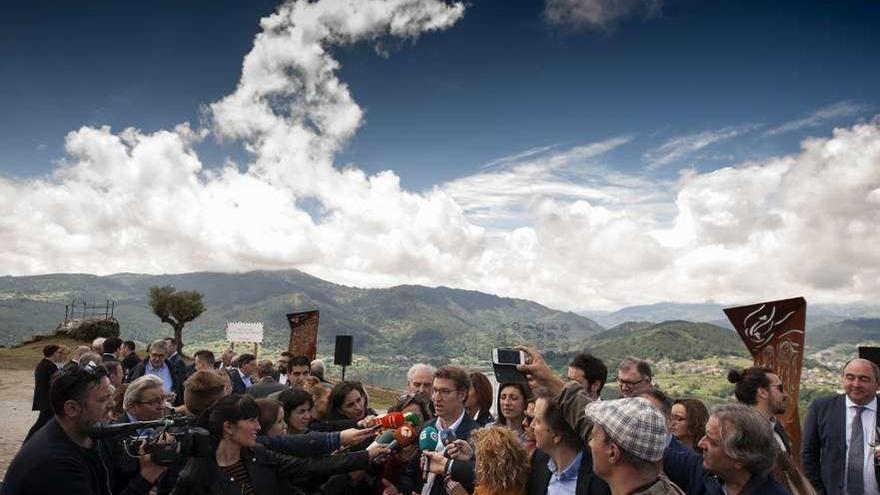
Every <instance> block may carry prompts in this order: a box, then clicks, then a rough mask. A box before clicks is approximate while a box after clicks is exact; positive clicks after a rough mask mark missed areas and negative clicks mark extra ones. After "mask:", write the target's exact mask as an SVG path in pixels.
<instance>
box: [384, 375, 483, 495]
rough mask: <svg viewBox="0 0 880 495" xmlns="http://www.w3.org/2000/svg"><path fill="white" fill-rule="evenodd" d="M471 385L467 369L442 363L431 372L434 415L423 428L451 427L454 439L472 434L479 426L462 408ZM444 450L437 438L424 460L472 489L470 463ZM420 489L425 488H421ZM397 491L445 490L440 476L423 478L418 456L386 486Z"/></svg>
mask: <svg viewBox="0 0 880 495" xmlns="http://www.w3.org/2000/svg"><path fill="white" fill-rule="evenodd" d="M470 388H471V380H470V378H468V374H467V372H466V371H465V370H464V369H462V368H459V367H458V366H444V367H442V368H440V369H438V370H437V371H436V372H434V379H433V382H432V383H431V400H432V402H433V404H434V410H435V411H436V413H437V417H436V418H434V419H432V420H431V421H428V422H427V423H425V425H424V426H423V428H427V427H428V426H431V427H434V428H436V429H437V431H438V432H442V431H443V430H452V431H453V432H454V433H455V437H456V438H457V439H459V440H464V441H467V440H468V439H469V438H470V436H471V432H472V431H474V430H475V429H477V428H479V427H480V425H479V424H477V422H476V421H474V419H473V418H471V417H470V416H469V415H468V414H466V412H465V408H464V405H465V402H466V401H467V394H468V390H470ZM444 450H445V445H443V443H442V442H437V449H436V452H437V453H436V454H431V453H428V454H426V455H427V456H428V458H427V462H429V463H433V464H434V468H433V469H432V470H436V471H442V472H444V473H449V474H451V475H452V478H453V479H454V480H455V481H458V482H459V483H461V484H462V485H464V487H465V489H467V490H468V492H471V491H473V488H474V479H473V478H474V472H473V464H472V463H468V462H458V461H455V462H453V461H450V460H449V459H447V458H446V457H443V455H442V453H443V452H444ZM423 489H424V491H422V490H423ZM398 491H399V493H405V494H409V493H412V492H413V491H417V492H419V491H421V492H422V493H430V494H431V495H445V494H446V489H445V488H444V487H443V477H442V476H437V475H436V474H434V473H432V474H430V475H429V476H428V477H427V480H425V481H423V480H422V469H421V467H420V458H419V456H416V457H415V458H413V460H412V461H410V463H409V465H408V466H407V468H406V471H405V472H404V473H403V475H402V476H401V478H400V483H399V484H398V486H397V487H394V486H387V487H386V489H385V492H384V494H385V495H395V494H397V493H398Z"/></svg>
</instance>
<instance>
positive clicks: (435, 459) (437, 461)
mask: <svg viewBox="0 0 880 495" xmlns="http://www.w3.org/2000/svg"><path fill="white" fill-rule="evenodd" d="M422 455H423V456H425V459H426V461H425V462H427V463H428V472H429V473H434V474H437V475H440V476H443V475H444V474H446V463H447V462H449V459H447V458H446V457H444V456H443V454H441V453H440V452H422Z"/></svg>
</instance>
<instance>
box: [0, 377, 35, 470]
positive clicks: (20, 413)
mask: <svg viewBox="0 0 880 495" xmlns="http://www.w3.org/2000/svg"><path fill="white" fill-rule="evenodd" d="M33 394H34V372H33V371H32V370H11V369H0V411H2V413H0V414H2V417H3V420H2V421H0V479H2V478H3V477H4V476H6V469H7V468H8V467H9V463H10V462H12V458H13V457H15V453H16V452H18V449H19V448H20V447H21V441H22V440H24V436H25V435H27V432H28V429H30V427H31V425H32V424H34V421H36V420H37V413H36V411H31V401H32V399H33Z"/></svg>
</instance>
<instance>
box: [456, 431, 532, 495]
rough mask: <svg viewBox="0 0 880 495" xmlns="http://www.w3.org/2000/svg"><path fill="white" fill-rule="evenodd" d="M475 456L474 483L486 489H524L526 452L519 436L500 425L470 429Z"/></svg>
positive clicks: (519, 490) (527, 464)
mask: <svg viewBox="0 0 880 495" xmlns="http://www.w3.org/2000/svg"><path fill="white" fill-rule="evenodd" d="M471 439H472V440H473V442H474V454H475V458H476V463H477V464H476V466H475V472H476V484H477V485H478V486H480V487H481V488H482V489H483V490H485V492H486V493H492V494H494V493H502V492H514V493H520V492H524V490H525V486H526V482H527V481H528V478H529V471H530V469H531V468H530V466H529V455H528V454H527V453H526V449H525V447H523V445H522V442H520V440H519V438H517V436H516V435H515V434H514V433H513V432H512V431H511V430H510V429H508V428H505V427H503V426H487V427H485V428H480V429H479V430H474V431H473V432H472V433H471Z"/></svg>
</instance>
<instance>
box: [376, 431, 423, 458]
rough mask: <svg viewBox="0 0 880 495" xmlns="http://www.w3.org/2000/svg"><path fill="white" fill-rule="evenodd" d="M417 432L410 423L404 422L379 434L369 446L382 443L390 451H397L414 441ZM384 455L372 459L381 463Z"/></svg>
mask: <svg viewBox="0 0 880 495" xmlns="http://www.w3.org/2000/svg"><path fill="white" fill-rule="evenodd" d="M418 436H419V435H418V432H416V429H415V428H413V426H412V425H410V424H404V425H403V426H401V427H400V428H398V429H396V430H385V432H383V433H382V435H380V436H379V438H377V439H376V440H375V441H374V442H373V443H372V444H370V447H373V446H375V445H384V446H385V447H387V448H388V450H390V451H391V452H397V451H398V450H400V449H403V448H406V447H409V446H410V445H412V444H414V443H415V442H416V438H418ZM385 457H386V456H384V455H382V456H379V457H376V458H375V459H373V462H376V463H381V462H383V461H384V460H385Z"/></svg>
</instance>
